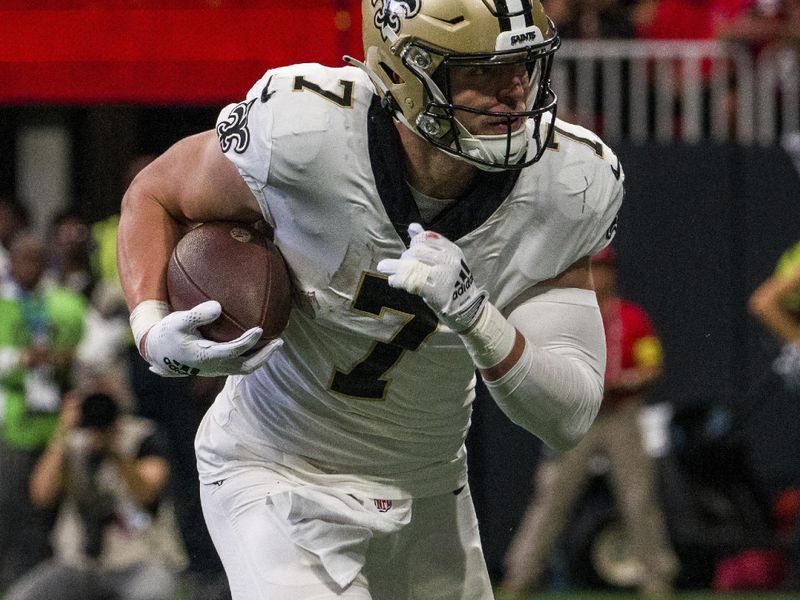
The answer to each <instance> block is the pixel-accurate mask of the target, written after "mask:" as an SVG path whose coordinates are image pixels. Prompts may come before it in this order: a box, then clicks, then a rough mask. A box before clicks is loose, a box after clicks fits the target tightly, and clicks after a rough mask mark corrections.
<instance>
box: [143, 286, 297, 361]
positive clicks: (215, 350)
mask: <svg viewBox="0 0 800 600" xmlns="http://www.w3.org/2000/svg"><path fill="white" fill-rule="evenodd" d="M221 314H222V306H221V305H220V303H219V302H217V301H216V300H209V301H207V302H203V303H202V304H198V305H197V306H195V307H194V308H192V309H191V310H181V311H175V312H171V313H169V314H168V315H167V316H165V317H164V318H163V319H161V320H160V321H158V322H157V323H156V324H155V325H153V326H152V327H151V328H150V330H149V331H148V332H147V339H146V340H145V357H146V358H147V361H148V362H149V363H150V365H151V366H150V370H151V371H152V372H153V373H157V374H158V375H161V376H162V377H186V376H187V375H199V376H201V377H218V376H220V375H246V374H248V373H252V372H253V371H255V370H256V369H257V368H258V367H260V366H261V365H263V364H264V363H265V362H267V360H268V359H269V357H270V356H271V355H272V353H273V352H275V351H276V350H277V349H278V348H280V347H281V346H282V345H283V340H281V339H275V340H272V341H271V342H269V343H268V344H267V345H265V346H264V347H263V348H261V349H260V350H259V351H258V352H256V353H254V354H252V355H247V356H243V355H244V354H245V353H246V352H247V351H248V350H250V349H251V348H252V347H253V346H254V345H255V344H256V342H258V339H259V338H260V337H261V333H262V329H261V328H260V327H253V328H252V329H248V330H247V331H245V332H244V333H243V334H242V335H240V336H239V337H238V338H236V339H235V340H231V341H230V342H212V341H211V340H207V339H206V338H204V337H203V336H202V335H200V333H199V332H198V331H197V328H198V327H202V326H203V325H208V324H209V323H211V322H213V321H214V320H216V319H217V318H218V317H219V316H220V315H221Z"/></svg>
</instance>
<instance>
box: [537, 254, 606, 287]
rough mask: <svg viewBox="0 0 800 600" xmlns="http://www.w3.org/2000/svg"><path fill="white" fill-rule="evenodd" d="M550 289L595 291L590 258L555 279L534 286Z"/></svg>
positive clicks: (572, 265)
mask: <svg viewBox="0 0 800 600" xmlns="http://www.w3.org/2000/svg"><path fill="white" fill-rule="evenodd" d="M548 287H557V288H578V289H581V290H594V282H593V281H592V269H591V260H590V258H589V257H588V256H586V257H584V258H580V259H578V260H577V261H575V262H574V263H573V264H571V265H570V266H569V267H567V268H566V269H564V271H562V272H561V273H559V274H558V275H556V276H555V277H553V278H551V279H547V280H545V281H542V282H540V283H538V284H536V285H535V286H534V288H539V289H541V288H548Z"/></svg>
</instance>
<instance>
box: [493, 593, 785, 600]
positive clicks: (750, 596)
mask: <svg viewBox="0 0 800 600" xmlns="http://www.w3.org/2000/svg"><path fill="white" fill-rule="evenodd" d="M640 598H641V597H640V596H638V595H637V594H634V593H616V592H592V591H576V592H558V593H539V594H531V595H530V596H528V597H527V598H526V600H639V599H640ZM667 598H669V600H800V593H797V592H795V593H788V592H787V593H760V592H737V593H713V592H704V591H692V592H676V593H675V594H673V595H672V596H668V597H667ZM497 600H503V596H502V595H500V594H498V595H497ZM665 600H667V599H666V598H665Z"/></svg>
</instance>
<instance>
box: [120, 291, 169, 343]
mask: <svg viewBox="0 0 800 600" xmlns="http://www.w3.org/2000/svg"><path fill="white" fill-rule="evenodd" d="M170 312H172V311H171V310H170V307H169V304H168V303H167V302H164V301H163V300H144V301H142V302H140V303H139V304H137V305H136V308H134V309H133V311H132V312H131V316H130V323H131V331H132V332H133V339H134V340H136V348H137V349H141V346H140V342H141V341H142V338H143V337H144V335H145V334H146V333H147V332H148V331H150V328H151V327H152V326H153V325H155V324H156V323H158V322H159V321H160V320H161V319H163V318H164V317H166V316H167V315H168V314H169V313H170Z"/></svg>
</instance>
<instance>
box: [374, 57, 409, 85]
mask: <svg viewBox="0 0 800 600" xmlns="http://www.w3.org/2000/svg"><path fill="white" fill-rule="evenodd" d="M378 66H380V68H381V69H382V70H383V72H384V73H386V76H387V77H388V78H389V79H390V80H391V82H392V83H394V84H395V85H402V84H404V83H405V80H404V79H403V78H402V77H400V75H398V74H397V71H395V70H394V69H392V68H391V67H390V66H389V65H387V64H386V63H385V62H381V63H378Z"/></svg>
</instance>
